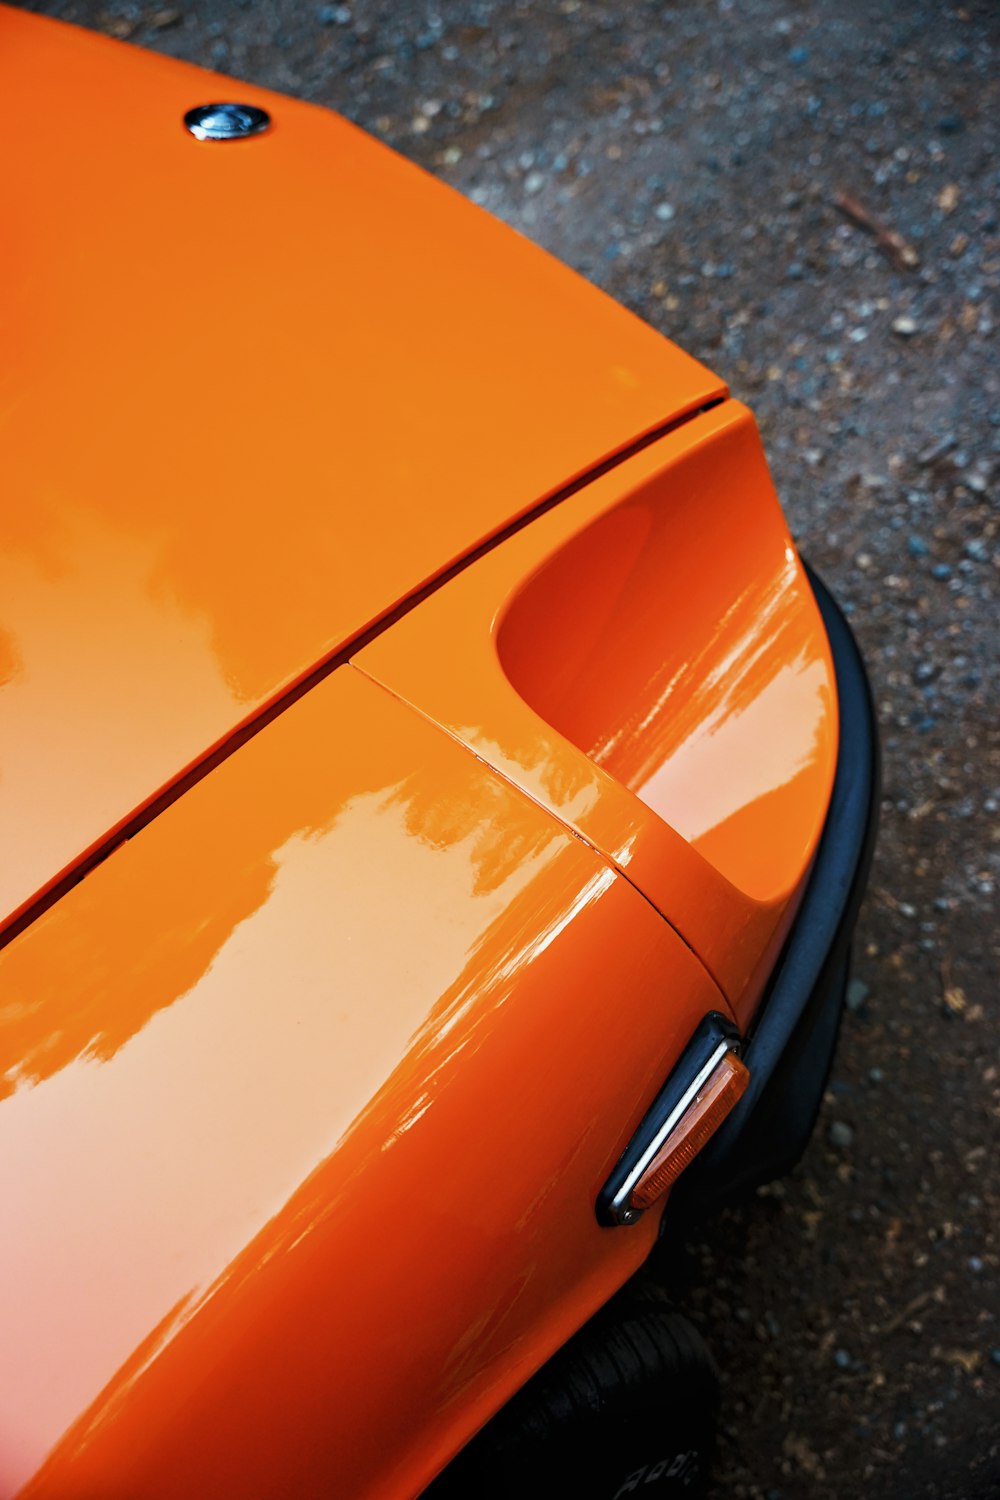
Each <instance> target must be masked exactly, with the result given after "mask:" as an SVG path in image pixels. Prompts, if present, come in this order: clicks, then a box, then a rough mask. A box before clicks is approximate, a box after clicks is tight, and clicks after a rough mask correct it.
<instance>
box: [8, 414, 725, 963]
mask: <svg viewBox="0 0 1000 1500" xmlns="http://www.w3.org/2000/svg"><path fill="white" fill-rule="evenodd" d="M721 404H723V401H722V400H721V399H720V400H714V401H709V402H707V403H706V404H705V405H704V406H699V407H697V408H696V409H695V410H693V411H689V412H685V413H684V415H682V416H680V417H675V418H674V419H672V420H671V421H669V422H665V423H663V425H662V426H660V427H656V428H654V429H653V430H652V431H651V432H647V433H644V434H643V436H642V437H641V438H639V439H637V440H636V441H635V442H634V443H631V444H629V445H628V447H626V448H622V449H621V450H620V451H619V452H617V453H615V454H614V455H613V456H612V457H611V458H608V459H605V460H604V461H603V462H602V463H600V464H596V465H595V466H594V467H593V468H592V469H589V470H588V471H587V472H586V473H585V474H583V475H581V476H580V477H579V478H578V479H575V480H574V481H573V482H572V483H571V484H567V485H565V486H563V488H562V489H559V490H556V491H555V493H554V494H551V495H548V496H547V497H546V498H545V499H543V500H541V501H539V503H538V504H537V505H535V506H533V507H532V509H531V510H529V511H527V512H526V513H525V514H524V515H522V516H519V517H517V519H516V520H514V521H512V522H510V523H509V525H507V526H505V527H503V528H502V529H501V530H500V531H498V532H496V534H495V535H493V536H491V537H489V538H488V539H487V540H486V541H485V542H482V543H481V544H480V545H479V546H478V547H475V548H473V550H472V551H470V552H468V553H467V554H466V555H465V556H464V557H462V558H460V559H459V560H458V561H457V562H455V563H452V564H451V566H450V567H447V568H444V569H442V570H441V571H440V572H439V573H437V574H436V575H435V576H434V577H433V578H432V579H431V580H430V581H429V582H428V583H425V584H423V585H422V586H421V587H420V588H417V589H414V590H413V591H412V592H411V593H410V594H408V595H407V596H406V598H405V599H403V600H402V601H401V602H400V603H398V604H396V605H395V606H394V607H393V608H392V609H389V610H387V611H386V612H385V613H384V614H383V615H382V616H381V617H380V618H379V619H378V620H376V621H375V622H374V623H373V624H372V625H369V626H367V627H366V628H365V629H364V630H362V631H360V632H358V633H357V634H356V635H355V636H353V637H352V638H351V639H350V640H349V641H347V642H345V643H344V644H343V645H342V646H340V647H338V648H337V650H336V651H334V652H332V653H330V654H329V655H328V656H326V657H324V658H323V659H321V660H320V661H318V662H317V663H316V664H315V666H313V667H312V668H310V670H309V671H307V672H306V673H305V674H303V675H301V676H300V677H299V678H298V679H297V680H296V681H294V682H293V683H292V684H291V685H290V686H289V687H286V688H285V689H284V690H283V691H281V692H279V693H278V694H277V695H276V696H275V697H274V698H272V699H271V701H270V702H268V703H266V704H264V705H263V707H261V708H258V709H257V710H256V711H255V712H254V713H252V714H250V715H249V716H248V717H247V718H246V719H244V720H243V722H242V723H240V724H238V725H237V726H236V728H235V729H234V730H233V731H232V732H231V733H230V734H227V735H226V736H224V737H223V738H222V739H221V740H219V741H217V742H216V744H214V745H210V746H209V747H208V749H207V750H206V751H205V753H204V754H203V755H201V756H199V757H198V759H197V760H194V761H192V762H191V763H190V764H189V765H187V766H185V767H184V768H183V769H182V770H181V771H179V772H178V774H177V775H176V776H175V777H174V778H172V779H171V780H170V781H168V782H167V783H166V785H165V786H163V787H161V788H160V789H159V790H158V791H157V792H156V793H155V794H154V795H153V796H151V797H149V798H148V799H147V800H146V801H145V802H142V803H140V804H139V806H138V807H137V808H135V810H134V811H133V812H132V813H130V814H129V816H128V817H127V818H125V819H123V820H122V821H121V822H119V823H118V824H116V825H115V826H114V827H112V828H110V829H109V830H108V832H107V833H106V834H105V835H104V837H103V838H101V839H100V840H99V841H98V842H97V843H95V844H92V845H91V846H90V847H89V848H88V849H85V850H84V851H83V852H82V853H81V855H80V856H79V858H78V859H77V860H75V861H74V862H73V863H72V864H71V865H70V866H69V867H68V868H67V869H66V870H64V871H62V872H61V873H60V874H59V875H58V876H56V878H55V879H54V880H52V881H50V882H49V883H48V884H47V885H45V886H43V887H42V889H41V890H40V891H38V892H37V893H36V894H35V895H34V896H32V897H31V898H30V899H29V900H28V901H27V902H25V903H24V905H23V906H21V907H20V908H18V909H17V910H15V911H14V912H13V913H12V914H11V916H10V918H9V919H8V921H7V922H6V923H5V924H4V925H3V926H2V927H0V948H3V947H4V946H5V945H6V944H7V943H9V942H11V941H12V940H13V939H14V938H15V937H17V935H18V933H20V932H23V931H24V929H25V928H26V927H29V926H30V925H31V923H32V922H34V921H36V920H37V918H38V917H40V916H41V915H42V913H43V912H45V911H47V910H48V909H49V907H50V906H52V905H53V904H54V903H55V902H56V901H58V900H60V899H61V897H63V896H64V895H65V894H66V892H67V891H69V890H72V888H73V886H74V885H76V884H77V882H78V881H80V880H82V879H83V878H84V876H85V875H87V874H89V872H90V871H91V870H93V869H95V868H96V867H97V866H98V865H99V864H101V863H102V861H104V860H105V859H107V858H108V856H109V855H110V854H113V853H114V851H115V849H117V848H118V847H119V846H120V845H121V844H123V843H125V841H126V840H128V839H130V838H134V837H135V835H136V834H137V833H139V832H140V830H141V829H143V828H145V827H146V825H147V824H148V823H151V822H152V821H153V819H154V818H157V817H159V815H160V813H162V812H163V811H164V810H165V809H166V808H168V807H169V806H170V805H171V803H172V802H176V800H177V798H178V797H181V796H183V795H184V793H185V792H187V791H189V790H190V788H191V787H193V786H195V785H196V784H197V783H198V782H199V781H201V779H202V778H203V777H204V776H207V775H208V773H209V772H210V771H212V770H214V769H215V767H216V766H218V765H220V764H221V763H222V762H223V761H225V760H228V758H229V756H230V755H232V754H233V753H234V751H236V750H239V749H240V747H241V746H242V745H245V744H246V743H247V741H248V740H250V739H252V738H253V737H254V735H256V734H258V733H259V732H260V730H262V729H263V728H265V726H266V725H268V724H270V723H271V722H272V721H273V720H274V719H276V718H277V717H278V716H279V715H280V714H283V713H284V712H285V710H286V709H288V708H290V707H291V706H292V704H293V703H296V702H297V701H298V699H299V698H301V697H302V696H303V695H304V694H305V693H308V692H309V691H310V690H311V689H312V688H314V687H316V686H317V684H318V683H320V682H322V681H323V680H324V678H326V677H328V676H329V675H330V673H331V672H333V671H335V670H336V668H337V667H339V666H342V665H343V664H344V663H345V662H346V661H348V660H349V659H350V657H351V656H352V655H353V654H354V653H355V652H357V651H360V650H361V649H362V648H363V647H364V646H367V645H369V644H370V642H372V641H374V640H375V639H376V638H377V637H378V636H379V635H381V634H382V632H383V631H384V630H387V629H388V628H389V627H390V626H391V625H394V624H395V623H396V621H397V620H400V619H402V618H403V617H404V616H405V615H407V614H409V613H410V611H411V610H413V609H415V608H416V606H417V605H418V604H420V603H422V601H423V600H424V599H426V598H428V597H429V596H430V595H431V594H433V593H434V592H435V591H436V590H437V589H439V588H441V587H442V585H444V584H446V583H448V582H450V580H451V579H453V578H455V577H457V576H458V574H459V573H462V572H464V571H465V569H466V568H468V567H470V566H471V564H473V563H475V562H477V561H478V560H479V559H480V558H481V557H484V556H485V555H486V554H487V553H488V552H491V551H492V550H493V548H494V547H497V546H499V545H500V544H501V543H502V542H505V541H508V540H509V539H510V538H511V537H512V536H514V535H516V534H517V532H519V531H522V530H523V529H524V528H525V527H526V526H528V525H530V524H531V523H532V522H533V521H535V520H537V518H538V517H539V516H542V515H544V514H545V513H546V512H547V511H550V510H552V509H554V508H555V507H556V506H557V505H559V504H561V503H562V502H563V501H564V500H568V499H569V498H570V497H571V496H572V495H575V494H577V493H578V492H579V491H580V490H582V489H583V488H585V486H587V485H588V484H591V483H592V482H593V481H594V480H596V479H600V478H602V477H603V476H604V475H605V474H607V473H610V471H611V470H612V469H615V468H617V467H618V465H619V464H623V463H625V462H626V461H627V460H628V459H630V458H634V457H635V456H636V454H638V453H641V452H643V450H644V449H646V448H648V447H650V446H651V445H652V444H653V443H656V442H658V441H659V440H660V439H661V438H663V437H666V436H667V435H668V434H669V433H672V432H675V431H677V430H678V428H681V427H684V426H685V425H686V424H687V423H688V422H693V421H694V420H695V419H696V418H698V417H700V416H702V415H703V414H704V413H705V412H706V411H710V410H712V408H713V407H716V406H719V405H721Z"/></svg>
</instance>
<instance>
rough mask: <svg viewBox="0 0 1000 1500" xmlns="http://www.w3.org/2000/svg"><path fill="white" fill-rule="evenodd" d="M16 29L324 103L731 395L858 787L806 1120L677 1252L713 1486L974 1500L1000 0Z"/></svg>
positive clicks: (981, 1287)
mask: <svg viewBox="0 0 1000 1500" xmlns="http://www.w3.org/2000/svg"><path fill="white" fill-rule="evenodd" d="M33 8H35V9H39V10H44V11H47V12H48V13H50V14H53V15H59V16H62V17H64V18H66V19H71V20H76V21H79V22H81V23H83V24H85V25H89V26H94V27H97V28H98V29H100V30H103V31H107V32H111V33H112V34H115V35H119V36H122V37H128V38H130V39H131V40H133V41H135V42H139V43H141V44H143V45H146V46H152V47H156V48H160V49H162V50H163V51H165V52H169V53H171V54H174V55H176V56H179V57H184V58H188V59H191V60H193V61H196V62H200V63H203V64H205V65H208V66H212V67H215V68H218V69H220V70H222V71H225V72H229V73H232V74H235V75H237V76H241V77H246V78H249V79H252V80H254V81H255V82H258V83H262V84H265V85H269V86H271V87H273V88H277V89H282V90H286V91H288V92H290V93H294V94H299V95H302V96H304V97H306V98H308V99H311V100H314V101H316V102H319V103H322V104H326V105H331V106H332V107H334V108H335V109H339V110H341V111H342V112H343V113H345V114H347V115H349V116H350V117H351V118H352V119H354V120H356V121H357V122H358V123H360V124H361V125H363V126H364V127H365V128H367V129H368V130H371V131H373V132H374V133H375V134H377V135H379V136H381V137H382V138H383V139H385V140H386V141H388V142H389V143H390V144H392V145H393V146H395V147H396V148H397V149H399V150H400V151H402V152H403V153H405V154H406V155H407V156H410V157H411V158H413V159H414V160H416V161H418V162H420V163H421V164H422V165H424V166H426V167H428V168H429V169H430V170H431V171H432V172H434V173H436V174H438V175H439V176H441V177H442V178H444V179H445V180H447V181H449V182H451V183H453V184H454V185H455V186H456V187H458V188H460V189H461V190H462V191H463V192H465V193H467V194H469V195H471V196H472V197H473V198H474V199H475V200H476V201H477V202H479V203H481V204H483V205H485V207H487V208H488V209H490V210H491V211H492V212H494V213H496V214H498V215H499V216H500V217H502V218H504V219H506V220H507V221H509V222H510V223H512V224H514V225H515V226H516V227H517V228H519V229H521V230H522V231H523V232H524V233H526V234H528V235H530V236H531V237H533V238H535V239H537V240H539V241H540V242H541V243H542V244H544V245H545V246H547V247H548V248H549V249H551V250H552V251H554V252H555V253H556V254H557V255H559V256H560V257H562V258H563V259H565V260H567V261H568V262H569V263H570V264H572V265H573V266H575V267H576V268H577V269H579V270H580V271H582V272H583V273H584V274H585V275H586V276H588V277H590V278H591V279H592V280H594V281H596V282H598V283H599V284H600V285H601V286H603V287H605V288H606V289H607V290H608V291H609V292H611V293H612V294H613V295H614V296H616V297H618V298H619V299H621V300H622V301H624V302H625V303H626V304H627V305H628V306H630V307H631V308H633V309H634V310H635V311H636V312H638V313H640V314H641V315H642V316H643V317H645V318H647V319H648V320H649V321H650V322H652V323H653V324H655V325H656V326H657V327H658V328H660V329H662V330H663V331H664V332H666V333H668V334H669V335H670V336H671V337H672V338H674V339H676V340H677V342H679V343H680V344H681V345H683V346H684V347H685V348H687V349H688V350H689V351H690V352H692V353H693V354H696V355H698V356H699V357H700V358H702V359H703V360H705V361H706V362H707V363H708V364H709V365H711V366H712V367H713V368H715V369H716V370H717V371H719V373H720V374H722V375H723V376H724V377H725V378H726V379H728V380H729V382H730V383H731V386H732V388H733V390H734V392H735V393H736V394H737V395H739V396H740V397H742V398H744V399H746V400H747V401H748V402H749V403H750V404H751V405H752V406H753V408H754V410H755V412H756V414H757V417H758V419H759V421H760V424H761V427H762V429H763V433H764V437H765V441H766V445H767V449H768V452H769V455H770V459H771V463H772V468H773V472H774V476H775V479H776V482H777V485H778V488H779V492H780V493H781V495H782V498H783V501H784V504H785V507H786V510H787V513H788V516H789V518H790V521H791V524H792V528H793V530H794V532H795V534H796V536H797V539H798V541H799V544H800V546H801V548H802V550H803V551H804V552H805V553H806V554H807V555H808V556H809V557H810V559H811V560H812V562H813V563H814V564H815V565H816V566H817V567H818V568H819V569H820V570H821V571H822V572H823V574H824V575H825V576H826V578H827V580H828V581H829V582H830V583H831V584H832V586H833V587H834V589H835V591H836V592H837V594H838V596H839V597H840V599H841V600H842V601H843V602H844V604H845V605H846V606H847V608H848V610H849V611H850V615H851V619H852V623H853V625H854V628H855V631H856V633H857V635H858V638H859V640H860V642H861V645H862V648H863V650H864V652H865V655H866V657H867V660H868V663H869V667H870V671H871V675H872V680H873V685H874V690H875V698H876V702H877V706H878V712H879V717H880V720H881V725H882V732H883V741H884V752H885V771H884V774H885V784H884V803H883V810H882V833H881V841H880V845H879V849H878V853H877V856H876V862H875V867H874V870H873V873H872V878H871V886H870V894H869V898H868V900H867V902H866V905H865V908H864V910H863V912H862V916H861V920H860V926H859V930H858V938H857V945H856V965H855V975H856V978H855V982H854V985H853V987H852V990H851V994H850V1009H849V1011H848V1013H847V1015H846V1019H845V1025H844V1031H843V1036H842V1041H841V1046H840V1051H839V1056H838V1059H837V1062H836V1064H835V1067H834V1073H833V1077H832V1080H831V1085H830V1088H829V1091H828V1094H827V1097H826V1101H825V1104H824V1109H823V1115H822V1118H821V1121H820V1125H819V1127H818V1129H817V1133H816V1136H815V1138H814V1140H813V1143H812V1145H811V1147H810V1149H809V1151H808V1153H807V1155H806V1157H805V1159H804V1161H803V1163H802V1165H801V1166H800V1167H799V1168H798V1169H797V1171H796V1172H795V1174H794V1175H793V1176H792V1177H791V1178H790V1179H788V1180H787V1181H786V1182H785V1183H783V1184H781V1185H779V1186H777V1187H774V1188H772V1189H770V1190H765V1191H764V1192H763V1193H762V1194H761V1195H759V1196H758V1197H757V1198H756V1199H755V1200H754V1201H753V1202H752V1203H751V1204H749V1205H747V1206H746V1207H745V1208H741V1209H739V1210H736V1211H730V1212H729V1213H727V1214H726V1215H724V1216H723V1217H722V1218H720V1219H719V1220H717V1221H716V1222H714V1223H713V1224H711V1225H710V1226H708V1227H707V1228H706V1229H704V1230H703V1231H700V1233H699V1238H698V1239H697V1241H695V1242H693V1243H692V1244H691V1245H690V1246H689V1247H688V1250H687V1254H686V1258H685V1261H684V1265H683V1269H682V1275H681V1279H682V1281H683V1282H685V1283H686V1285H685V1287H684V1291H685V1297H686V1304H687V1306H688V1307H689V1308H690V1309H691V1311H692V1313H693V1315H694V1317H695V1319H696V1321H698V1323H699V1324H700V1325H701V1327H702V1328H703V1330H704V1332H705V1333H706V1335H707V1337H708V1338H709V1341H710V1343H711V1345H712V1347H713V1349H714V1351H715V1354H716V1356H717V1358H718V1361H719V1363H720V1365H721V1367H722V1370H723V1381H724V1402H725V1408H724V1419H723V1420H724V1427H723V1432H722V1435H721V1442H720V1449H719V1455H718V1461H717V1465H716V1481H715V1491H714V1493H715V1494H716V1495H717V1496H719V1497H721V1496H723V1495H725V1496H728V1497H751V1496H752V1497H779V1496H780V1497H782V1500H793V1497H800V1496H801V1497H806V1496H808V1497H810V1500H825V1497H838V1500H839V1497H844V1496H854V1495H864V1496H866V1497H889V1496H891V1497H897V1496H904V1497H923V1496H935V1497H951V1500H959V1497H961V1500H985V1497H987V1496H997V1495H1000V1292H998V1269H1000V1157H998V1150H997V1147H998V1137H1000V1049H998V1040H997V1022H998V1002H997V978H998V974H997V956H998V932H997V884H998V880H1000V845H998V819H997V812H998V807H1000V737H998V730H997V698H998V691H997V688H998V682H1000V672H998V654H1000V653H998V617H997V597H998V569H1000V538H998V531H1000V527H998V510H997V482H998V477H1000V400H998V396H1000V369H998V354H997V351H998V345H1000V340H998V337H997V320H998V317H1000V305H998V304H1000V298H998V290H1000V224H998V211H1000V208H998V205H1000V173H998V167H1000V150H998V146H1000V66H998V62H1000V10H998V9H997V7H995V6H994V5H992V4H983V3H969V4H967V5H963V6H959V7H954V6H952V5H949V4H946V3H945V4H941V5H935V4H931V3H928V0H912V3H909V4H906V5H904V4H902V3H899V4H896V5H884V6H881V7H879V6H874V7H873V6H872V5H871V4H870V0H867V3H862V0H828V3H826V4H823V5H819V4H810V3H796V4H794V5H793V4H791V3H790V0H786V3H784V4H782V3H780V0H747V3H739V4H737V3H735V0H717V3H713V4H707V3H704V0H677V3H674V4H669V5H667V4H659V3H655V4H654V3H645V4H640V3H635V4H631V5H617V6H616V5H613V4H610V3H608V4H595V3H589V0H560V3H538V4H527V3H520V4H501V3H493V0H479V3H473V4H468V5H460V4H454V3H446V0H440V3H438V4H414V5H410V4H388V3H382V4H377V3H360V0H359V3H353V4H345V5H320V6H314V5H297V4H293V3H291V0H275V3H270V4H266V3H256V0H242V3H241V0H225V3H220V4H210V3H207V0H205V3H188V4H185V5H183V6H182V7H180V8H175V7H166V6H146V5H136V4H111V5H108V6H106V7H102V6H100V5H96V4H87V3H76V4H57V3H54V4H43V5H38V6H35V7H33ZM841 194H847V195H849V198H848V201H846V202H845V201H844V200H841V202H840V206H838V195H841ZM851 199H853V200H855V201H853V202H852V201H849V200H851ZM859 221H860V222H859ZM151 295H155V291H152V292H151Z"/></svg>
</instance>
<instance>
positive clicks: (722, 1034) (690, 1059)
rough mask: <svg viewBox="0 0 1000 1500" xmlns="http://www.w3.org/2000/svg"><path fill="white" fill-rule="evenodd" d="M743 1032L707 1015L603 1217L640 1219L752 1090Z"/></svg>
mask: <svg viewBox="0 0 1000 1500" xmlns="http://www.w3.org/2000/svg"><path fill="white" fill-rule="evenodd" d="M739 1047H740V1035H739V1032H738V1031H737V1030H736V1028H735V1026H733V1024H732V1022H731V1021H730V1020H728V1018H727V1017H725V1016H722V1015H720V1014H719V1013H718V1012H716V1011H713V1012H712V1013H711V1014H710V1015H707V1016H705V1017H704V1018H703V1020H702V1021H701V1023H700V1025H699V1026H698V1028H697V1030H696V1031H695V1033H694V1035H693V1036H692V1038H691V1040H690V1042H689V1043H688V1045H687V1046H686V1047H685V1049H684V1051H683V1053H682V1054H681V1056H680V1058H679V1059H678V1062H677V1066H676V1067H675V1068H674V1070H673V1072H672V1073H671V1075H670V1077H669V1078H668V1079H667V1081H666V1083H665V1084H664V1085H663V1088H662V1089H661V1090H660V1092H659V1094H658V1095H657V1096H656V1098H655V1100H654V1101H653V1103H652V1105H651V1106H650V1108H649V1109H648V1111H647V1112H646V1115H645V1118H644V1119H643V1121H642V1123H641V1125H640V1126H639V1128H638V1130H637V1131H636V1133H635V1135H634V1136H633V1137H632V1139H631V1141H630V1142H629V1144H628V1146H627V1147H626V1148H625V1151H624V1152H623V1154H622V1157H621V1159H620V1161H619V1162H618V1165H617V1166H616V1167H615V1170H614V1171H613V1172H612V1174H611V1176H610V1178H609V1179H608V1181H607V1183H606V1184H605V1186H604V1188H603V1190H602V1191H601V1193H600V1196H599V1197H598V1200H597V1217H598V1219H599V1220H600V1222H601V1223H602V1224H607V1225H613V1224H634V1223H636V1222H637V1220H639V1219H640V1218H641V1217H642V1215H643V1214H644V1213H645V1212H646V1210H647V1209H650V1208H652V1207H653V1206H654V1205H655V1204H656V1203H657V1202H658V1201H659V1199H660V1198H662V1197H663V1195H664V1193H666V1192H667V1190H668V1189H669V1188H670V1187H671V1186H672V1185H673V1183H675V1182H676V1181H677V1178H678V1177H679V1176H680V1175H681V1173H682V1172H683V1171H684V1169H685V1167H687V1166H689V1165H690V1164H691V1162H692V1161H693V1160H694V1158H695V1157H696V1156H697V1155H698V1152H699V1151H700V1150H701V1149H702V1147H703V1146H704V1145H705V1143H706V1142H707V1141H708V1140H709V1139H710V1137H711V1136H712V1135H714V1133H715V1131H716V1130H718V1128H719V1126H720V1125H721V1124H722V1122H723V1120H724V1119H725V1118H726V1116H727V1115H728V1114H729V1112H730V1110H732V1109H733V1107H734V1105H736V1104H737V1103H738V1102H739V1100H740V1099H741V1098H742V1097H743V1094H744V1093H745V1091H746V1087H747V1084H748V1083H749V1082H750V1074H749V1072H748V1070H747V1068H746V1066H745V1065H744V1064H743V1063H742V1062H741V1061H740V1058H739Z"/></svg>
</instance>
